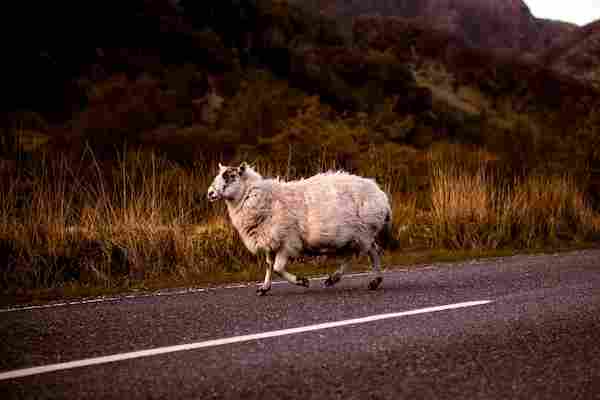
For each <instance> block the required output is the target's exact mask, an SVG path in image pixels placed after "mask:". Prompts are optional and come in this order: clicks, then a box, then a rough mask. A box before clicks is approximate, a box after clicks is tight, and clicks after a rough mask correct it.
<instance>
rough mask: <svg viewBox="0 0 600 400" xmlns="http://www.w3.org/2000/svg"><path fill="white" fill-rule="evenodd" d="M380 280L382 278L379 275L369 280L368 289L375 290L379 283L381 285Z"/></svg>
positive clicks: (381, 280)
mask: <svg viewBox="0 0 600 400" xmlns="http://www.w3.org/2000/svg"><path fill="white" fill-rule="evenodd" d="M381 282H383V278H382V277H380V276H378V277H377V278H375V279H373V280H372V281H371V282H369V290H377V288H378V287H379V285H381Z"/></svg>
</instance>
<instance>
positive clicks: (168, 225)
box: [0, 149, 600, 293]
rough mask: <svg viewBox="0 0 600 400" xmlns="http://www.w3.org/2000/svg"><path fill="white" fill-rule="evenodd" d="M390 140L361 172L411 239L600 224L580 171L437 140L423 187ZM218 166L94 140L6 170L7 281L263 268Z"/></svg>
mask: <svg viewBox="0 0 600 400" xmlns="http://www.w3.org/2000/svg"><path fill="white" fill-rule="evenodd" d="M372 151H373V152H375V150H372ZM382 151H383V150H382ZM386 151H387V150H386ZM386 151H384V152H383V153H382V154H378V153H377V154H375V153H373V154H371V155H369V157H372V158H373V160H374V162H373V163H372V164H371V166H369V170H368V171H363V172H361V171H358V172H359V173H361V174H364V175H368V176H374V177H376V179H377V180H378V182H379V183H380V184H381V185H382V186H383V187H384V188H385V189H386V190H387V191H388V192H389V193H390V195H391V198H392V202H393V209H394V225H395V234H396V236H397V238H398V239H399V240H400V242H401V244H402V248H403V249H404V250H401V251H405V250H406V249H410V248H429V249H453V250H482V249H500V248H507V247H508V248H511V247H513V248H514V247H516V248H531V247H535V246H538V245H545V244H552V243H556V242H557V241H562V242H569V241H571V242H572V241H583V240H589V239H592V238H597V237H598V233H599V232H600V217H599V216H598V215H597V214H595V213H594V212H593V211H592V210H591V208H590V207H589V206H588V205H587V203H586V201H585V198H584V196H583V194H582V192H581V191H580V190H579V189H578V187H577V184H576V182H575V180H573V179H572V178H570V177H568V176H557V177H545V176H531V177H527V178H525V179H522V180H514V181H511V184H499V182H500V180H499V179H498V177H497V176H495V175H494V172H493V170H489V169H486V168H484V167H483V166H484V165H485V163H486V162H487V161H488V160H490V159H493V157H492V156H491V155H489V154H487V153H483V152H480V153H474V154H468V153H467V152H466V151H464V149H463V150H461V149H459V150H458V151H455V152H454V153H452V152H446V153H444V151H434V152H432V153H430V155H429V157H428V162H429V170H430V174H429V177H430V186H429V188H427V189H426V190H424V191H421V192H419V193H412V192H410V191H407V190H406V188H407V185H406V180H407V177H406V176H405V175H406V174H408V172H407V170H405V169H398V168H396V166H397V164H398V160H397V159H396V158H395V157H391V156H390V157H387V156H386V154H387V153H386ZM390 154H392V153H390ZM394 154H396V153H394ZM388 155H389V154H388ZM335 159H336V158H335V156H333V157H331V158H329V156H328V155H323V156H322V158H321V159H320V161H319V163H318V165H319V167H318V168H321V169H322V170H323V169H328V168H331V167H335V166H336V164H335ZM255 166H256V168H258V170H260V171H261V172H263V174H264V175H266V176H277V175H279V176H282V177H283V176H286V175H289V174H290V168H289V165H288V164H287V163H285V162H284V163H273V162H269V161H268V160H264V159H259V160H256V162H255ZM373 167H375V169H376V170H373ZM216 170H217V166H216V161H215V162H203V163H200V164H198V165H196V166H195V167H193V168H184V167H181V166H179V165H177V164H174V163H171V162H169V161H168V160H165V159H163V158H159V157H156V156H155V155H154V154H152V153H148V152H141V151H138V152H127V153H125V154H123V155H122V157H121V158H120V159H119V161H118V162H117V163H116V164H114V163H113V164H102V163H100V162H98V161H96V160H95V158H94V157H93V155H92V154H91V153H89V152H88V153H86V155H85V157H84V159H83V160H70V161H68V160H67V159H66V158H42V159H41V160H38V161H36V162H35V163H34V164H33V166H32V167H31V168H29V169H28V170H20V169H17V170H13V171H8V172H7V171H3V172H2V174H0V179H1V180H2V184H3V185H4V186H3V187H5V188H7V189H5V190H3V191H1V192H0V262H1V264H2V270H1V273H0V288H1V289H2V291H3V292H4V293H14V292H15V291H17V289H19V290H24V289H39V288H55V287H65V286H68V285H70V284H72V282H76V283H78V284H81V285H91V286H92V287H103V288H106V289H111V288H116V287H128V286H130V285H132V284H134V283H135V282H144V281H154V282H160V281H169V282H176V283H178V284H190V283H197V282H210V281H223V280H227V279H228V277H229V278H232V279H233V278H235V279H256V277H258V276H259V275H260V274H261V273H262V268H263V260H262V259H259V258H257V257H254V256H252V255H251V254H250V253H249V252H248V251H247V250H246V249H245V247H244V246H243V244H242V243H241V241H240V240H239V237H238V234H237V232H235V230H234V229H233V228H232V227H231V225H230V223H229V221H228V217H227V215H226V211H225V207H224V205H223V204H212V203H208V202H207V201H206V190H207V187H208V186H209V184H210V182H211V181H212V179H213V174H214V173H215V171H216ZM316 172H319V171H317V170H315V171H314V173H316ZM289 178H295V176H289ZM428 205H429V206H428ZM69 282H71V283H69Z"/></svg>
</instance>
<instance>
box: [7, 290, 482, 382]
mask: <svg viewBox="0 0 600 400" xmlns="http://www.w3.org/2000/svg"><path fill="white" fill-rule="evenodd" d="M491 302H492V300H479V301H467V302H464V303H456V304H447V305H443V306H434V307H426V308H420V309H416V310H410V311H401V312H396V313H389V314H378V315H371V316H368V317H362V318H354V319H347V320H342V321H334V322H325V323H321V324H315V325H307V326H300V327H297V328H290V329H281V330H277V331H270V332H262V333H255V334H251V335H242V336H233V337H228V338H223V339H214V340H207V341H204V342H196V343H189V344H181V345H176V346H167V347H158V348H155V349H147V350H140V351H133V352H130V353H121V354H113V355H110V356H103V357H95V358H86V359H83V360H77V361H69V362H64V363H59V364H50V365H44V366H39V367H33V368H23V369H17V370H13V371H6V372H2V373H0V380H6V379H13V378H20V377H24V376H29V375H38V374H43V373H47V372H52V371H60V370H66V369H73V368H79V367H87V366H90V365H97V364H106V363H111V362H116V361H123V360H129V359H132V358H140V357H149V356H156V355H159V354H166V353H173V352H177V351H187V350H195V349H201V348H206V347H215V346H222V345H226V344H232V343H241V342H248V341H251V340H259V339H267V338H272V337H277V336H285V335H293V334H297V333H303V332H311V331H317V330H322V329H330V328H338V327H340V326H347V325H357V324H365V323H367V322H374V321H381V320H384V319H390V318H400V317H406V316H409V315H417V314H426V313H432V312H437V311H445V310H453V309H457V308H466V307H473V306H479V305H484V304H488V303H491Z"/></svg>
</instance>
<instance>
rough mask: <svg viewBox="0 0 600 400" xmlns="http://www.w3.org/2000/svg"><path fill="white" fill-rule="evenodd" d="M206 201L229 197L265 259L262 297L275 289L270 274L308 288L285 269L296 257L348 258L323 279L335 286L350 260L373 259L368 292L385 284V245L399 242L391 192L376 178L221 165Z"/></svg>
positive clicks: (248, 239)
mask: <svg viewBox="0 0 600 400" xmlns="http://www.w3.org/2000/svg"><path fill="white" fill-rule="evenodd" d="M207 197H208V200H209V201H210V202H215V201H217V200H224V201H225V203H226V205H227V211H228V214H229V217H230V221H231V223H232V225H233V226H234V227H235V229H236V230H237V232H238V233H239V236H240V237H241V239H242V241H243V243H244V245H245V246H246V248H247V249H248V250H249V251H250V252H251V253H252V254H254V255H257V254H260V253H263V254H265V255H266V262H267V268H266V273H265V279H264V282H263V283H262V284H261V285H259V287H258V289H257V293H258V295H260V296H262V295H265V294H266V293H267V292H268V291H269V290H270V289H271V275H272V271H273V270H274V271H275V272H276V273H277V274H279V275H280V276H281V277H282V278H284V279H285V280H286V281H288V282H289V283H291V284H295V285H299V286H303V287H306V288H308V287H309V281H308V279H307V278H306V277H300V276H295V275H294V274H292V273H290V272H288V271H286V265H287V264H288V261H289V260H293V259H295V258H297V257H299V256H316V255H333V256H335V257H343V258H344V260H343V262H342V263H341V265H340V267H339V268H338V269H337V271H335V272H334V273H333V274H330V275H329V276H328V277H327V279H326V280H325V281H324V285H325V286H326V287H331V286H333V285H335V284H336V283H338V282H339V281H340V279H341V277H342V275H343V274H344V273H345V271H346V267H347V264H348V260H347V258H348V256H351V255H365V254H368V255H369V257H370V260H371V263H372V272H373V274H374V278H373V279H372V280H371V281H370V282H369V285H368V288H369V289H370V290H376V289H377V288H378V287H379V285H380V284H381V282H382V281H383V278H382V276H381V261H380V253H381V252H382V246H381V245H383V246H384V247H387V246H388V245H392V246H393V245H397V242H394V241H393V239H392V235H391V232H392V209H391V206H390V201H389V198H388V195H387V194H386V193H385V192H384V191H382V190H381V189H380V188H379V186H378V185H377V183H376V182H375V181H374V180H373V179H369V178H364V177H360V176H357V175H353V174H350V173H347V172H345V171H328V172H324V173H319V174H317V175H314V176H312V177H310V178H307V179H304V178H303V179H300V180H295V181H282V180H280V179H279V178H274V179H265V178H263V177H262V176H261V175H260V174H259V173H258V172H257V171H255V170H254V169H253V168H252V167H251V166H249V165H248V164H247V163H246V162H242V163H241V164H240V165H239V166H238V167H232V166H224V165H222V164H221V163H219V173H218V174H217V175H216V177H215V178H214V180H213V182H212V184H211V185H210V187H209V188H208V191H207ZM377 241H379V242H382V241H383V243H377Z"/></svg>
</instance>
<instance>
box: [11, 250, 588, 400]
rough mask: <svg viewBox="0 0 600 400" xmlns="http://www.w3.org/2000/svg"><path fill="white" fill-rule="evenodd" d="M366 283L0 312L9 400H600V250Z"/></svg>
mask: <svg viewBox="0 0 600 400" xmlns="http://www.w3.org/2000/svg"><path fill="white" fill-rule="evenodd" d="M368 280H369V277H368V276H355V277H345V278H344V279H343V280H342V282H340V283H339V284H338V285H337V286H335V287H333V288H324V287H323V286H322V285H321V283H322V282H321V281H318V280H312V281H311V287H310V288H308V289H305V288H301V287H294V286H291V285H289V284H287V283H280V284H277V285H274V287H273V289H272V290H271V292H270V293H269V295H267V296H264V297H257V296H256V295H255V292H254V291H255V286H254V285H253V286H249V287H238V288H219V289H210V290H200V291H195V292H190V293H187V294H169V295H163V296H145V297H135V298H122V299H113V300H108V301H98V302H92V303H86V304H71V305H62V306H60V305H59V306H55V307H47V308H33V309H22V310H6V309H4V310H0V398H2V399H16V398H19V399H22V398H32V399H33V398H35V399H41V398H56V399H80V398H85V399H111V398H115V399H159V398H160V399H213V398H215V399H245V400H247V399H303V400H305V399H313V398H314V399H317V398H318V399H404V398H406V399H440V398H444V399H528V400H532V399H600V250H586V251H578V252H572V253H565V254H560V255H558V254H555V255H543V256H515V257H510V258H504V259H496V260H487V261H479V262H468V263H459V264H439V265H432V266H430V267H427V268H415V269H411V270H396V271H389V272H386V273H385V275H384V281H383V284H382V286H381V288H380V289H379V290H378V291H376V292H372V291H368V290H366V285H367V282H368ZM468 302H475V303H468ZM360 318H362V319H360ZM353 319H354V321H349V320H353ZM355 319H359V320H355ZM326 323H331V324H329V325H327V324H326ZM306 327H308V328H306ZM290 328H298V329H297V330H293V331H283V332H282V331H281V330H287V329H290ZM307 329H309V330H307ZM244 335H250V336H244ZM221 339H224V340H221ZM182 344H189V346H188V347H187V348H185V347H184V348H177V347H175V348H174V347H173V346H176V345H182ZM150 349H154V350H153V351H154V353H152V352H150V354H146V355H145V356H143V355H144V354H143V353H138V352H139V351H142V350H150ZM176 350H177V351H176ZM161 352H162V353H161ZM112 355H115V357H114V358H113V359H110V360H107V359H105V358H103V357H105V356H112ZM90 359H95V362H96V364H91V362H90ZM86 360H87V361H86ZM71 361H81V362H80V364H76V365H71V364H64V363H69V362H71ZM109 361H110V362H109ZM33 367H46V369H42V370H30V369H29V368H33ZM53 368H56V369H55V370H53ZM15 371H21V372H23V373H24V375H23V376H12V375H15V374H18V373H17V372H15ZM11 374H12V375H11Z"/></svg>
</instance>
